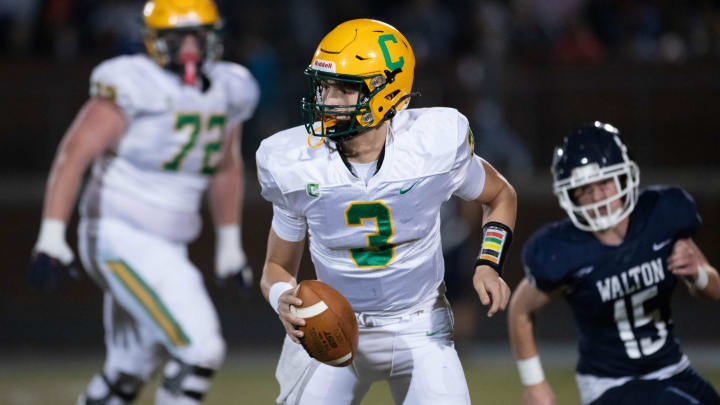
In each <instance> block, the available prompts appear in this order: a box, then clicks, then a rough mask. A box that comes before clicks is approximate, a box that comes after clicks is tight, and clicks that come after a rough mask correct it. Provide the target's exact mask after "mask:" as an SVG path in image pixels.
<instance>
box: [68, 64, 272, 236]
mask: <svg viewBox="0 0 720 405" xmlns="http://www.w3.org/2000/svg"><path fill="white" fill-rule="evenodd" d="M203 72H204V73H205V75H206V76H207V78H208V79H209V81H210V86H209V88H208V89H207V90H206V91H205V92H202V91H201V90H200V89H198V88H196V87H193V86H188V85H184V84H183V83H182V81H181V79H180V77H179V76H178V75H176V74H172V73H170V72H169V71H167V70H165V69H162V68H161V67H159V66H158V65H157V64H156V63H155V62H154V61H152V60H151V59H150V58H148V57H147V56H146V55H133V56H120V57H116V58H113V59H110V60H108V61H105V62H103V63H101V64H100V65H99V66H97V67H96V68H95V70H94V71H93V72H92V76H91V79H90V82H91V83H90V86H91V87H90V95H91V96H98V97H103V98H108V99H112V100H114V101H115V103H116V104H117V105H118V106H119V107H120V109H121V110H122V112H123V114H124V115H125V118H126V122H127V131H126V133H125V134H124V135H123V137H122V138H121V140H120V141H119V142H118V143H117V144H116V145H114V147H113V148H111V150H108V151H107V152H106V153H105V154H104V155H103V156H101V157H99V158H98V159H96V161H95V163H94V165H93V170H92V177H91V181H90V183H89V184H88V186H87V187H86V190H85V193H84V196H83V202H82V205H81V212H82V214H83V215H85V216H88V217H97V216H106V217H117V218H119V219H122V220H125V221H128V222H130V223H131V224H133V225H135V226H138V227H140V228H142V229H145V230H148V231H151V232H154V233H157V234H160V235H161V236H164V237H166V238H168V239H170V240H177V241H182V242H187V241H190V240H192V239H194V238H195V237H196V236H197V234H198V232H199V231H200V228H201V222H200V216H199V215H198V209H199V207H200V203H201V197H202V195H203V192H204V190H205V188H206V187H207V184H208V180H209V177H210V176H211V175H212V174H213V172H214V170H215V166H216V165H217V164H218V162H219V160H220V158H221V156H222V148H223V146H222V145H223V138H224V136H225V134H226V129H229V128H233V127H234V126H237V125H238V124H240V123H241V122H243V121H245V120H247V119H248V118H250V116H251V115H252V113H253V111H254V109H255V106H256V104H257V100H258V97H259V89H258V85H257V83H256V81H255V79H254V78H253V77H252V75H251V74H250V73H249V71H248V70H247V69H245V68H244V67H242V66H240V65H237V64H234V63H229V62H211V63H206V64H205V66H204V67H203Z"/></svg>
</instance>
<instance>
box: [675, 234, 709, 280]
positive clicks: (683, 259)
mask: <svg viewBox="0 0 720 405" xmlns="http://www.w3.org/2000/svg"><path fill="white" fill-rule="evenodd" d="M704 262H705V258H704V257H703V255H702V253H701V252H700V250H699V249H698V247H697V245H696V244H695V242H693V241H692V239H678V240H677V242H675V245H674V246H673V250H672V254H671V255H670V257H668V270H670V271H672V272H673V274H675V275H676V276H684V277H686V278H688V279H689V280H690V281H691V282H694V281H695V279H696V278H697V275H698V268H699V267H700V266H702V264H703V263H704Z"/></svg>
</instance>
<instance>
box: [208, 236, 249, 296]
mask: <svg viewBox="0 0 720 405" xmlns="http://www.w3.org/2000/svg"><path fill="white" fill-rule="evenodd" d="M241 241H242V234H241V232H240V226H238V225H223V226H220V227H219V228H217V232H216V243H215V275H216V276H217V277H218V278H219V279H226V278H228V277H231V276H234V275H235V274H237V273H238V272H240V275H241V276H242V281H243V282H244V283H245V286H247V287H249V286H251V285H252V281H253V272H252V269H251V268H250V266H248V262H247V256H246V255H245V252H244V251H243V249H242V243H241Z"/></svg>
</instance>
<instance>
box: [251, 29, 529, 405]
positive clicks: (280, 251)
mask: <svg viewBox="0 0 720 405" xmlns="http://www.w3.org/2000/svg"><path fill="white" fill-rule="evenodd" d="M414 65H415V57H414V56H413V52H412V49H411V47H410V44H409V43H408V42H407V40H406V39H405V37H404V36H403V35H402V34H401V33H400V32H399V31H397V30H396V29H395V28H393V27H392V26H390V25H387V24H385V23H382V22H379V21H374V20H367V19H359V20H351V21H347V22H345V23H343V24H340V25H339V26H337V27H336V28H335V29H333V30H332V31H331V32H330V33H329V34H328V35H327V36H325V38H324V39H323V40H322V41H321V42H320V44H319V46H318V48H317V50H316V52H315V55H314V56H313V58H312V61H311V63H310V66H309V67H308V68H307V69H306V71H305V74H306V75H307V76H308V77H309V79H310V89H311V90H310V95H309V98H307V99H304V100H303V103H302V110H303V112H304V114H305V122H306V124H305V125H304V126H298V127H295V128H291V129H288V130H285V131H282V132H279V133H277V134H275V135H273V136H271V137H270V138H268V139H265V140H264V141H263V142H262V144H261V146H260V148H259V149H258V151H257V163H258V175H259V179H260V183H261V185H262V195H263V197H264V198H266V199H267V200H269V201H271V202H272V203H273V212H274V215H273V220H272V226H271V230H270V235H269V240H268V250H267V256H266V260H265V267H264V269H263V277H262V281H261V287H262V291H263V294H264V295H265V297H266V298H267V299H268V301H269V302H270V304H271V305H272V306H273V308H274V309H275V310H276V311H277V312H278V314H279V317H280V320H281V322H282V323H283V325H284V327H285V329H286V331H287V337H286V339H285V344H284V346H283V351H282V354H281V356H280V362H279V364H278V368H277V378H278V381H279V383H280V389H281V393H280V396H279V397H278V399H277V400H278V403H286V404H313V405H317V404H333V405H337V404H356V403H359V402H360V401H361V399H362V398H363V396H364V395H365V393H366V392H367V391H368V389H369V387H370V385H371V384H372V383H373V382H374V381H378V380H386V381H388V383H389V384H390V389H391V391H392V395H393V398H394V400H395V402H396V403H398V404H400V403H403V404H433V405H437V404H467V403H470V397H469V392H468V388H467V383H466V381H465V376H464V374H463V370H462V366H461V364H460V361H459V359H458V355H457V352H456V351H455V348H454V343H453V332H452V330H453V325H452V314H451V312H450V307H449V305H448V303H447V300H446V299H445V295H444V285H443V282H442V280H443V274H444V265H443V258H442V249H441V245H440V206H441V205H442V203H443V202H445V201H446V200H447V199H448V198H450V196H451V195H452V194H455V195H458V196H460V197H462V198H464V199H468V200H475V201H477V202H478V203H481V204H483V205H484V206H485V209H486V211H485V220H486V224H485V226H484V228H483V229H484V232H485V234H486V236H485V243H484V247H483V250H482V253H481V255H480V256H479V258H478V262H477V266H476V270H475V274H474V276H473V284H474V286H475V289H476V290H477V293H478V295H479V297H480V300H481V301H482V303H483V304H485V305H490V310H489V313H488V315H493V314H494V313H495V312H496V311H498V310H500V309H504V308H505V306H506V304H507V302H508V298H509V296H510V290H509V288H508V287H507V285H506V284H505V282H504V281H503V279H502V278H501V277H500V270H501V268H502V262H503V259H504V257H505V255H506V253H507V248H508V246H509V244H510V239H511V234H512V228H513V227H514V225H515V215H516V202H517V198H516V195H515V191H514V189H513V188H512V186H511V185H510V184H509V183H508V182H507V181H506V180H505V179H504V178H503V177H502V176H501V175H500V174H499V173H498V172H497V171H496V170H495V169H494V168H493V167H492V166H490V165H489V164H488V163H487V162H485V161H484V160H482V159H481V158H480V157H478V156H476V155H474V154H473V137H472V132H471V131H470V128H469V127H468V120H467V119H466V118H465V117H464V116H463V115H462V114H460V113H459V112H458V111H456V110H454V109H451V108H427V109H412V110H408V109H404V107H405V106H406V105H407V103H408V101H409V98H410V97H411V96H412V95H413V93H411V89H412V81H413V70H414ZM306 232H307V233H308V234H309V235H310V253H311V256H312V260H313V264H314V265H315V271H316V273H317V278H318V279H319V280H321V281H324V282H326V283H328V284H330V285H331V286H333V287H334V288H336V289H337V290H338V291H340V293H342V294H343V295H344V296H345V297H346V298H347V299H348V300H349V301H350V304H351V305H352V306H353V308H354V310H355V311H356V315H357V319H358V325H359V333H360V339H359V349H358V354H357V357H356V359H355V360H354V362H353V364H352V365H351V366H348V367H345V368H336V367H332V366H329V365H326V364H323V363H320V362H318V361H316V360H313V359H311V358H310V357H309V356H308V355H307V354H306V352H305V351H304V350H303V348H302V347H301V346H300V345H299V344H298V342H299V341H300V339H302V338H303V334H302V332H301V331H299V330H297V329H296V327H297V326H301V325H303V324H304V321H303V320H302V319H300V318H298V317H295V316H293V315H292V314H291V313H290V305H300V304H301V301H300V300H299V299H298V298H297V297H296V296H295V291H296V289H295V288H294V287H295V286H296V275H297V271H298V266H299V262H300V259H301V256H302V252H303V246H304V241H305V234H306Z"/></svg>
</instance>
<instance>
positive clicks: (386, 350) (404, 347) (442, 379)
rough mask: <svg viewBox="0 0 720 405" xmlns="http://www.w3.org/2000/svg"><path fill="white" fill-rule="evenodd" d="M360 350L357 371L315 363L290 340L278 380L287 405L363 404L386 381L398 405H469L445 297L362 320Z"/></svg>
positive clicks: (364, 316)
mask: <svg viewBox="0 0 720 405" xmlns="http://www.w3.org/2000/svg"><path fill="white" fill-rule="evenodd" d="M357 318H358V327H359V332H360V339H359V348H358V353H357V356H356V358H355V360H354V362H353V364H352V365H350V366H348V367H342V368H338V367H332V366H328V365H326V364H323V363H320V362H318V361H316V360H314V359H311V358H310V357H309V356H308V355H307V353H306V352H305V350H304V349H303V348H302V346H301V345H298V344H296V343H293V342H292V340H290V338H289V337H287V336H286V337H285V342H284V345H283V350H282V354H281V356H280V362H279V364H278V369H277V373H276V376H277V378H278V381H279V383H280V387H281V394H280V397H278V401H277V402H278V403H284V404H285V405H324V404H325V405H343V404H348V405H349V404H359V403H360V401H361V400H362V398H363V397H364V396H365V394H366V393H367V392H368V390H369V389H370V385H371V384H372V383H373V382H375V381H380V380H386V381H387V382H388V383H389V385H390V391H391V393H392V396H393V399H394V401H395V403H396V404H406V405H414V404H428V405H444V404H448V405H451V404H452V405H459V404H463V405H464V404H469V403H470V394H469V392H468V387H467V383H466V381H465V374H464V372H463V369H462V365H461V364H460V360H459V358H458V355H457V352H456V351H455V346H454V343H453V340H452V336H453V332H452V330H453V320H452V313H451V311H450V306H449V304H448V303H447V300H446V299H445V297H444V296H443V295H440V296H439V297H437V298H433V299H432V300H431V301H430V302H427V303H425V304H421V305H419V306H417V307H415V308H413V309H412V310H410V311H408V312H406V313H404V314H393V315H392V316H376V315H374V316H370V315H367V314H364V313H359V314H357Z"/></svg>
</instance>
